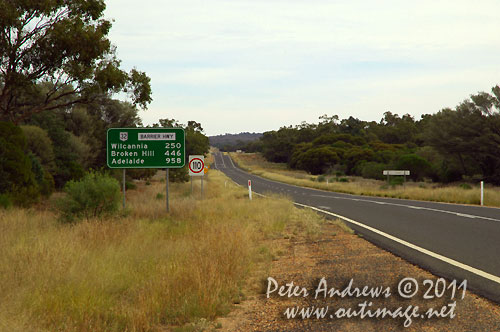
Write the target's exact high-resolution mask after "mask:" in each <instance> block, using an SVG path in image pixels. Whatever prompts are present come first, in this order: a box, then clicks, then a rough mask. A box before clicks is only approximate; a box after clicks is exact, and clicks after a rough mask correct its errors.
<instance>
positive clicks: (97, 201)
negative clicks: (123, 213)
mask: <svg viewBox="0 0 500 332" xmlns="http://www.w3.org/2000/svg"><path fill="white" fill-rule="evenodd" d="M64 191H65V192H66V193H67V196H66V197H64V198H62V199H61V200H60V202H59V204H60V210H61V212H62V214H63V218H64V220H66V221H72V220H74V219H75V218H77V219H81V218H86V219H90V218H98V217H102V216H104V215H110V214H112V213H114V212H116V211H117V210H118V207H119V204H120V184H119V183H118V181H116V180H115V179H113V178H112V177H111V176H109V175H106V174H100V173H93V172H92V173H88V174H87V175H85V176H84V177H83V179H82V180H80V181H73V180H72V181H69V182H68V183H67V184H66V186H65V187H64Z"/></svg>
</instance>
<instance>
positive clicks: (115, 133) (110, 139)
mask: <svg viewBox="0 0 500 332" xmlns="http://www.w3.org/2000/svg"><path fill="white" fill-rule="evenodd" d="M185 145H186V144H185V135H184V129H183V128H110V129H108V134H107V164H108V167H110V168H181V167H183V166H184V164H185V159H186V152H185Z"/></svg>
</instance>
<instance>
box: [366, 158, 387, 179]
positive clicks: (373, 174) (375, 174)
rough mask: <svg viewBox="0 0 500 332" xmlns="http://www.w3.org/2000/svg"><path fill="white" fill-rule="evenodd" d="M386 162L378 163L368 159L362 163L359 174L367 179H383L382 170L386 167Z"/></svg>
mask: <svg viewBox="0 0 500 332" xmlns="http://www.w3.org/2000/svg"><path fill="white" fill-rule="evenodd" d="M387 168H388V167H387V165H386V164H380V163H376V162H373V161H369V162H366V163H364V164H363V166H362V168H361V176H362V177H364V178H368V179H377V180H383V179H384V174H383V172H384V170H385V169H387Z"/></svg>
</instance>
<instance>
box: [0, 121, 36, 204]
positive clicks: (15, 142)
mask: <svg viewBox="0 0 500 332" xmlns="http://www.w3.org/2000/svg"><path fill="white" fill-rule="evenodd" d="M26 150H27V148H26V138H25V136H24V134H23V132H22V130H21V128H19V127H17V126H16V125H14V124H13V123H11V122H2V121H0V194H7V195H9V197H10V199H11V200H12V203H14V204H16V205H24V206H27V205H29V204H31V203H32V202H34V201H36V199H37V198H38V196H39V191H38V186H37V183H36V180H35V174H33V171H32V164H31V159H30V158H29V156H28V155H27V154H26Z"/></svg>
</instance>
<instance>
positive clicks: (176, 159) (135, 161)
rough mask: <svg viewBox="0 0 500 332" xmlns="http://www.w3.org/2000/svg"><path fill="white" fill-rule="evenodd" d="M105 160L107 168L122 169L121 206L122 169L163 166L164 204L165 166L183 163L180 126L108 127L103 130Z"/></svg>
mask: <svg viewBox="0 0 500 332" xmlns="http://www.w3.org/2000/svg"><path fill="white" fill-rule="evenodd" d="M106 147H107V151H106V153H107V164H108V167H109V168H122V169H123V188H124V190H123V195H124V203H123V205H124V206H125V169H127V168H165V169H166V194H167V197H166V208H167V212H169V211H170V207H169V197H168V194H169V193H168V181H169V171H168V170H169V169H170V168H181V167H184V165H185V161H186V148H185V147H186V142H185V133H184V129H183V128H110V129H108V132H107V143H106Z"/></svg>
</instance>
